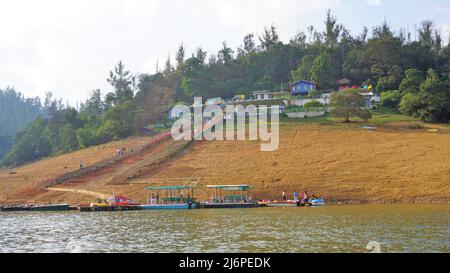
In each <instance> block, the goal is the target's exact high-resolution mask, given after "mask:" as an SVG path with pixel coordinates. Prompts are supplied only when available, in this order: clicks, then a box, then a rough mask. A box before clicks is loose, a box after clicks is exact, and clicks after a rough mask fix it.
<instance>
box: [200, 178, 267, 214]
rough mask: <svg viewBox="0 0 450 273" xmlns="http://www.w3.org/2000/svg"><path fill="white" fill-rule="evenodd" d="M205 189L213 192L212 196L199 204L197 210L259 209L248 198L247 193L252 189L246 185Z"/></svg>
mask: <svg viewBox="0 0 450 273" xmlns="http://www.w3.org/2000/svg"><path fill="white" fill-rule="evenodd" d="M206 187H207V188H209V189H211V190H213V191H214V194H213V196H212V197H210V199H209V200H208V201H207V202H202V203H200V204H199V208H204V209H231V208H233V209H237V208H257V207H261V204H259V203H258V202H256V201H253V200H252V199H251V198H250V196H249V191H250V190H251V189H253V187H251V186H249V185H247V184H241V185H208V186H206Z"/></svg>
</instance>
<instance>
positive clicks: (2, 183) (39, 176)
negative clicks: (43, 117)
mask: <svg viewBox="0 0 450 273" xmlns="http://www.w3.org/2000/svg"><path fill="white" fill-rule="evenodd" d="M148 141H149V138H148V137H141V138H132V139H127V140H122V141H113V142H110V143H108V144H104V145H99V146H96V147H90V148H87V149H83V150H79V151H76V152H73V153H69V154H63V155H59V156H54V157H49V158H45V159H42V160H40V161H37V162H34V163H31V164H27V165H24V166H21V167H18V168H14V169H9V170H0V203H2V202H6V201H10V202H14V200H19V201H26V199H27V198H31V197H32V196H33V195H34V194H36V193H37V192H40V191H42V188H43V187H44V186H45V185H43V184H44V183H45V182H46V181H47V180H48V179H51V178H54V177H57V176H59V175H61V174H63V173H65V172H70V171H73V170H76V169H78V168H79V166H80V161H81V160H83V162H84V165H85V166H88V165H92V164H95V163H97V162H100V161H102V160H104V159H107V158H110V157H112V156H114V155H115V153H116V150H117V149H118V148H126V149H129V148H133V149H137V147H140V146H141V145H144V144H146V143H148ZM6 199H7V200H6ZM49 201H51V200H49Z"/></svg>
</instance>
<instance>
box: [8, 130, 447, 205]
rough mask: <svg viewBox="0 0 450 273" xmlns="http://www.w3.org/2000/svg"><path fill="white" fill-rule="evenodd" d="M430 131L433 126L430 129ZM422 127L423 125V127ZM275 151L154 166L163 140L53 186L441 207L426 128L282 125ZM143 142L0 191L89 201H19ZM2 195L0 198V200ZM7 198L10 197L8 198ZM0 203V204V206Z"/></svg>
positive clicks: (24, 175)
mask: <svg viewBox="0 0 450 273" xmlns="http://www.w3.org/2000/svg"><path fill="white" fill-rule="evenodd" d="M431 126H432V127H433V125H431ZM426 127H427V128H429V127H430V126H428V125H427V126H426ZM280 133H281V139H280V146H279V149H278V150H277V151H275V152H261V151H260V146H259V142H257V141H245V142H242V141H232V142H229V141H228V142H227V141H219V142H195V143H194V144H192V145H191V146H190V147H189V148H188V150H187V151H185V152H183V153H181V154H179V155H177V156H175V157H173V158H172V159H169V160H166V161H163V163H161V164H154V163H156V162H160V161H161V158H164V157H165V156H166V155H167V154H170V153H171V152H173V151H177V150H179V149H180V147H182V146H183V145H182V143H174V142H172V141H166V142H164V143H161V144H160V145H158V146H156V147H153V148H151V149H150V150H149V151H147V152H146V153H144V154H142V155H139V156H136V157H133V158H130V159H128V160H125V161H124V162H121V163H120V164H118V165H116V166H114V167H111V168H109V169H105V170H102V171H100V172H98V173H96V174H94V175H91V176H89V177H84V178H82V179H80V180H79V181H71V182H70V183H68V184H65V185H62V186H60V187H63V188H64V187H65V188H72V189H82V190H87V191H92V192H96V193H105V195H107V194H112V193H113V192H115V193H120V194H125V195H129V196H130V197H132V198H135V199H136V200H139V201H144V200H145V196H146V194H147V192H146V191H145V190H144V189H143V188H144V186H145V185H143V184H130V183H132V182H133V181H130V183H128V182H127V181H126V178H127V177H129V176H132V175H135V174H140V175H141V176H140V178H139V179H140V181H146V180H149V181H165V183H157V184H166V185H167V184H181V183H182V182H179V181H182V180H189V179H191V178H194V177H195V178H201V180H200V183H199V185H198V186H199V187H200V189H198V190H197V191H196V192H197V197H199V198H200V199H205V198H206V197H207V192H206V191H205V190H202V186H204V185H206V184H236V183H246V184H251V185H253V186H255V187H256V189H255V190H254V192H253V194H254V197H258V198H270V199H276V198H279V196H280V194H281V192H282V191H283V190H286V191H287V192H288V193H292V192H293V191H294V190H298V191H302V190H305V189H307V190H308V191H309V192H310V193H318V194H320V195H323V196H324V197H325V198H326V199H327V200H329V201H353V202H374V203H375V202H449V201H450V164H449V162H450V133H449V130H448V129H447V128H445V127H442V128H441V129H440V132H439V133H430V132H428V131H427V129H426V128H425V129H421V130H410V129H408V126H407V124H406V123H398V124H385V125H380V126H379V127H378V129H377V130H376V131H366V130H362V129H359V128H358V126H357V125H356V126H355V124H353V125H350V126H347V125H317V124H297V123H292V124H284V125H283V126H282V127H281V130H280ZM143 142H145V139H135V140H132V141H125V142H119V143H110V144H107V145H102V146H99V147H95V148H91V149H88V150H83V151H79V152H76V153H72V154H69V155H64V156H61V157H55V158H51V159H46V160H43V161H40V162H36V163H34V164H30V165H27V166H24V167H21V168H18V169H17V170H16V171H17V172H18V173H17V174H16V175H9V174H8V171H1V172H0V180H1V182H0V189H1V190H2V193H4V191H5V189H9V193H10V199H11V200H16V201H33V202H47V201H48V202H54V203H56V202H69V203H72V204H77V203H80V202H90V201H94V200H93V196H92V194H91V195H89V194H81V193H74V192H69V191H67V192H60V191H51V192H50V191H48V192H38V193H35V195H30V196H26V195H23V189H26V188H27V187H30V186H31V183H32V182H35V183H38V182H39V181H40V180H43V179H46V178H49V177H50V176H52V175H53V176H56V175H58V174H60V172H61V170H62V169H63V167H64V166H67V167H68V168H69V169H73V168H78V164H79V160H80V159H81V158H83V160H85V162H86V163H87V164H90V163H92V162H95V161H96V160H101V159H104V158H106V157H108V156H110V155H111V154H114V152H115V149H116V148H117V147H118V146H124V145H127V147H130V146H132V145H139V144H141V143H143ZM3 196H4V194H0V198H1V197H3ZM11 196H15V199H14V198H11ZM1 201H2V200H1V199H0V203H1Z"/></svg>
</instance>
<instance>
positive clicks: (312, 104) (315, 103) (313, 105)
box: [304, 100, 324, 110]
mask: <svg viewBox="0 0 450 273" xmlns="http://www.w3.org/2000/svg"><path fill="white" fill-rule="evenodd" d="M323 106H324V105H323V104H322V103H320V102H318V101H316V100H312V101H310V102H308V103H305V106H304V107H305V108H306V110H311V109H315V108H321V107H323Z"/></svg>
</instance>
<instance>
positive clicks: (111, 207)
mask: <svg viewBox="0 0 450 273" xmlns="http://www.w3.org/2000/svg"><path fill="white" fill-rule="evenodd" d="M79 209H80V211H125V210H141V209H142V207H141V203H138V202H134V201H133V200H131V199H130V198H128V197H126V196H123V195H115V196H111V197H108V198H107V199H106V200H101V199H99V200H97V202H96V203H87V204H80V205H79Z"/></svg>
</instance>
